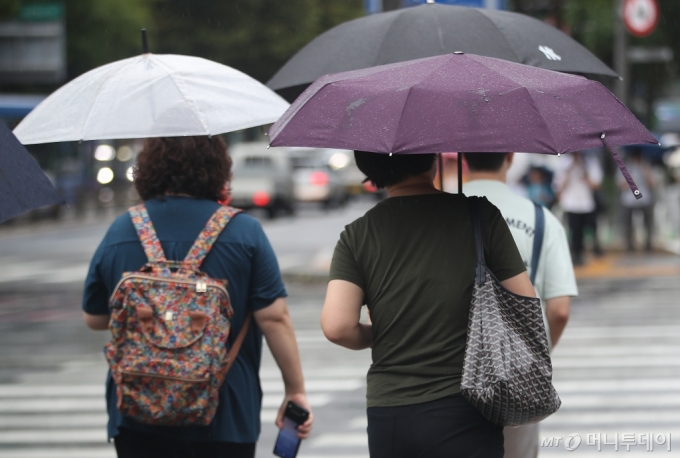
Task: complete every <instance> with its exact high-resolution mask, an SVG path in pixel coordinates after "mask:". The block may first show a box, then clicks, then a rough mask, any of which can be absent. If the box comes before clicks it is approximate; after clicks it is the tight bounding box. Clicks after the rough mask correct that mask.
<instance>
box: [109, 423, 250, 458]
mask: <svg viewBox="0 0 680 458" xmlns="http://www.w3.org/2000/svg"><path fill="white" fill-rule="evenodd" d="M113 441H114V444H115V446H116V453H117V454H118V458H156V457H158V458H254V457H255V444H254V443H253V444H237V443H235V442H199V441H186V440H177V439H168V438H166V437H160V436H156V435H154V434H148V433H141V432H138V431H133V430H131V429H125V428H120V430H119V434H118V435H117V436H116V437H115V438H114V440H113Z"/></svg>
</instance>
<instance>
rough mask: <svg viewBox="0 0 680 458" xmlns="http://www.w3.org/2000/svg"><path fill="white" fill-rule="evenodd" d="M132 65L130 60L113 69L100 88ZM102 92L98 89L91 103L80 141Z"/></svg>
mask: <svg viewBox="0 0 680 458" xmlns="http://www.w3.org/2000/svg"><path fill="white" fill-rule="evenodd" d="M130 60H132V59H130ZM130 65H132V62H128V63H127V64H126V65H125V66H123V67H121V68H119V69H114V70H113V71H111V72H110V73H109V74H108V75H107V76H106V78H105V79H104V81H102V83H101V86H100V88H101V87H104V85H106V83H108V82H109V81H110V80H111V79H112V78H113V77H114V76H115V75H116V74H117V73H118V72H120V71H121V70H124V69H125V68H126V67H129V66H130ZM100 94H101V91H97V95H96V96H95V97H94V100H92V104H91V105H90V109H89V110H88V111H87V118H85V122H84V123H83V129H82V130H81V131H80V135H79V137H80V138H79V140H80V141H83V139H84V137H85V131H86V130H87V125H88V124H89V123H90V118H91V117H92V111H93V110H94V107H95V106H96V105H97V100H99V96H100Z"/></svg>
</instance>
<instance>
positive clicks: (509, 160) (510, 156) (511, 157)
mask: <svg viewBox="0 0 680 458" xmlns="http://www.w3.org/2000/svg"><path fill="white" fill-rule="evenodd" d="M514 158H515V153H508V155H507V156H506V157H505V160H506V161H507V162H508V167H510V166H511V165H512V160H513V159H514Z"/></svg>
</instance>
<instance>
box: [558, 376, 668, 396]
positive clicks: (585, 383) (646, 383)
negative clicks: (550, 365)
mask: <svg viewBox="0 0 680 458" xmlns="http://www.w3.org/2000/svg"><path fill="white" fill-rule="evenodd" d="M555 388H556V389H557V392H558V393H574V392H577V393H578V392H584V393H593V392H607V393H608V392H621V391H634V392H635V395H637V394H640V393H644V392H650V391H680V380H679V379H675V378H672V379H671V378H657V379H600V380H557V381H555Z"/></svg>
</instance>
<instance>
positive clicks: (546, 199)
mask: <svg viewBox="0 0 680 458" xmlns="http://www.w3.org/2000/svg"><path fill="white" fill-rule="evenodd" d="M552 179H553V174H552V173H551V172H550V173H549V171H548V170H547V169H546V168H545V167H536V166H532V167H531V168H530V169H529V173H527V176H526V189H527V196H528V197H529V199H531V200H532V201H533V202H536V203H538V204H540V205H542V206H544V207H546V208H552V206H553V205H554V204H555V202H556V201H557V196H556V195H555V191H554V190H553V188H552ZM504 182H505V181H504Z"/></svg>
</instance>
